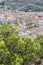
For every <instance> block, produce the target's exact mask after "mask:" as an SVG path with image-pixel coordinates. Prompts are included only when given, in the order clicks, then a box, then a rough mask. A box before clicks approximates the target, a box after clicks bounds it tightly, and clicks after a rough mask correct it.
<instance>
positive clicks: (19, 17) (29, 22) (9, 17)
mask: <svg viewBox="0 0 43 65" xmlns="http://www.w3.org/2000/svg"><path fill="white" fill-rule="evenodd" d="M9 22H13V23H14V25H15V26H16V25H17V26H16V28H17V29H18V30H19V31H20V35H22V36H29V37H33V38H34V37H36V36H35V35H36V34H43V12H27V13H26V12H22V11H18V12H14V11H13V12H12V11H10V10H3V9H2V10H0V24H7V23H9Z"/></svg>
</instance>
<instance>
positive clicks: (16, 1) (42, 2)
mask: <svg viewBox="0 0 43 65" xmlns="http://www.w3.org/2000/svg"><path fill="white" fill-rule="evenodd" d="M30 3H31V4H34V6H33V5H31V6H28V7H25V8H23V9H21V10H23V11H30V10H31V11H43V0H0V6H1V5H4V8H7V9H12V10H16V9H18V8H20V7H23V6H26V5H27V4H30ZM32 8H33V9H32Z"/></svg>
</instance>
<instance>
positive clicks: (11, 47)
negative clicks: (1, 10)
mask: <svg viewBox="0 0 43 65" xmlns="http://www.w3.org/2000/svg"><path fill="white" fill-rule="evenodd" d="M42 55H43V36H37V38H36V39H33V38H27V37H25V38H21V37H20V36H19V32H18V30H16V28H15V27H14V25H13V24H4V25H1V26H0V65H23V64H24V65H25V63H28V64H29V62H31V63H33V62H36V61H37V59H39V58H40V56H42Z"/></svg>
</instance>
